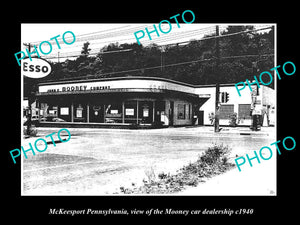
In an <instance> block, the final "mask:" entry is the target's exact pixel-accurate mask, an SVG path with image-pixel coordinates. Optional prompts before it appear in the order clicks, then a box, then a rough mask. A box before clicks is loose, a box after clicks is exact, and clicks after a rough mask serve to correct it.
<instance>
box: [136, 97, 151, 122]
mask: <svg viewBox="0 0 300 225" xmlns="http://www.w3.org/2000/svg"><path fill="white" fill-rule="evenodd" d="M138 104H139V107H138V111H139V118H141V123H143V124H150V123H152V121H153V102H151V101H139V103H138Z"/></svg>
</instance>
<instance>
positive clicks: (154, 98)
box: [12, 11, 293, 196]
mask: <svg viewBox="0 0 300 225" xmlns="http://www.w3.org/2000/svg"><path fill="white" fill-rule="evenodd" d="M183 15H186V18H184V17H182V19H181V23H178V24H176V23H171V22H169V21H168V20H164V21H162V23H159V24H158V25H155V24H21V31H22V33H21V37H22V41H21V42H22V52H21V53H20V54H19V56H18V57H19V58H21V57H22V55H23V52H25V55H26V54H27V56H28V57H27V58H25V57H24V59H22V60H20V61H21V73H22V74H24V79H23V96H22V110H23V111H22V119H23V121H24V123H23V126H22V127H23V128H22V132H23V133H22V138H23V139H22V152H21V155H20V156H18V157H21V160H22V195H217V196H218V195H263V196H269V195H270V196H272V195H276V157H277V156H276V154H274V155H272V152H270V151H269V149H270V148H271V147H272V148H273V149H275V151H276V146H275V145H273V146H272V145H271V144H272V143H274V142H276V132H275V131H276V107H277V106H276V82H274V81H275V80H276V79H274V77H275V76H276V75H275V71H271V70H270V69H271V68H274V67H275V66H276V48H275V46H276V45H275V40H276V24H222V23H221V24H195V23H192V20H193V15H194V14H193V12H192V11H186V13H185V14H183ZM188 15H189V17H188ZM183 19H184V20H183ZM182 20H183V21H182ZM37 31H38V32H37ZM53 37H54V38H53ZM48 53H49V54H48ZM29 56H30V57H29ZM39 56H40V57H39ZM31 58H32V60H30V59H31ZM42 60H45V61H46V64H45V62H44V61H42ZM40 61H41V62H40ZM44 64H45V65H44ZM286 68H287V70H291V69H293V67H292V66H291V65H286ZM50 70H51V72H49V71H50ZM37 71H39V72H37ZM263 71H267V72H266V74H265V75H263V76H260V77H259V76H257V78H254V77H253V74H256V73H262V72H263ZM268 71H269V72H268ZM40 74H41V75H40ZM45 74H46V75H45ZM249 75H251V76H252V77H251V76H249ZM269 75H271V76H269ZM33 76H39V77H38V78H36V77H34V78H33ZM40 76H43V77H40ZM255 79H257V80H258V82H256V80H255ZM259 79H261V80H259ZM262 83H263V84H268V85H263V84H262ZM241 84H244V86H243V85H241ZM264 146H267V147H268V148H267V147H266V148H265V149H262V150H261V151H260V149H261V148H262V147H264ZM269 146H270V147H269ZM255 152H256V153H257V156H256V155H255V154H256V153H255ZM17 153H18V152H17V151H16V152H13V155H14V156H12V157H17V156H16V155H17ZM246 154H247V155H248V156H246ZM270 154H271V155H270ZM247 157H248V158H247ZM255 157H256V158H255ZM219 185H220V186H222V188H219Z"/></svg>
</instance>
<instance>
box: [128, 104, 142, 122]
mask: <svg viewBox="0 0 300 225" xmlns="http://www.w3.org/2000/svg"><path fill="white" fill-rule="evenodd" d="M138 122H139V119H138V118H137V101H127V102H125V123H138Z"/></svg>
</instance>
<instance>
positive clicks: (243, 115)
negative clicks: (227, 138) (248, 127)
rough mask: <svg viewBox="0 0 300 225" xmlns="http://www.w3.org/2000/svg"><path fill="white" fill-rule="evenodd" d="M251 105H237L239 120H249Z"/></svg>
mask: <svg viewBox="0 0 300 225" xmlns="http://www.w3.org/2000/svg"><path fill="white" fill-rule="evenodd" d="M250 111H251V104H239V119H251V116H250Z"/></svg>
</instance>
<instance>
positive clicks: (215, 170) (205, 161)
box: [120, 144, 234, 194]
mask: <svg viewBox="0 0 300 225" xmlns="http://www.w3.org/2000/svg"><path fill="white" fill-rule="evenodd" d="M229 153H230V149H229V148H228V146H224V145H223V144H221V145H217V144H214V145H213V146H212V147H209V148H208V149H207V150H206V151H205V152H204V154H203V155H201V156H199V158H198V159H197V161H196V162H193V163H189V164H188V165H186V166H184V167H182V168H181V169H179V170H178V171H177V173H176V174H174V175H170V174H166V173H164V172H162V173H159V174H158V175H157V176H156V175H155V173H154V171H153V168H151V170H150V171H147V172H146V176H147V179H144V180H143V185H142V186H140V187H136V186H135V185H134V184H132V187H129V188H125V187H120V191H121V193H124V194H172V193H176V192H179V191H181V190H183V189H185V188H186V187H187V186H197V185H198V184H199V183H200V182H204V180H203V178H207V177H212V176H214V175H218V174H221V173H224V172H226V171H227V170H229V169H231V168H233V167H234V164H232V163H229V162H228V155H229Z"/></svg>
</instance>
